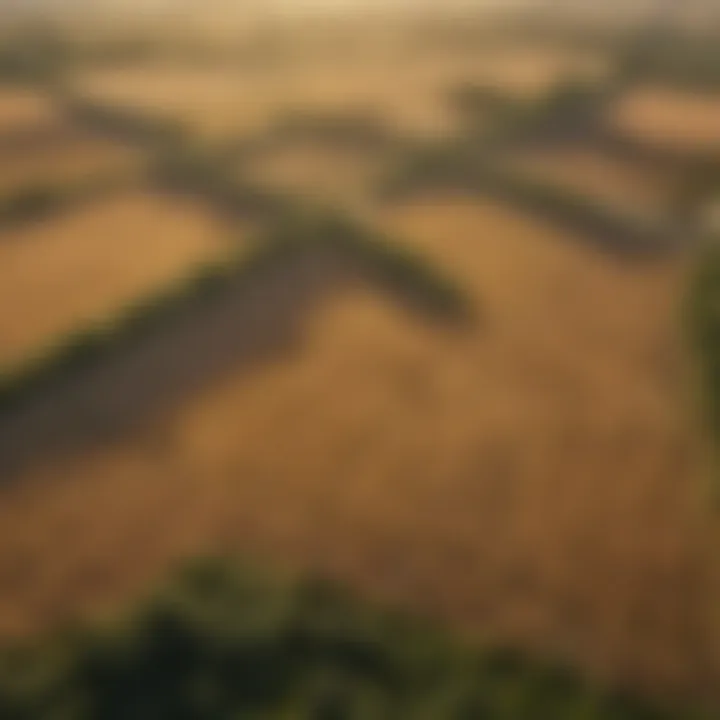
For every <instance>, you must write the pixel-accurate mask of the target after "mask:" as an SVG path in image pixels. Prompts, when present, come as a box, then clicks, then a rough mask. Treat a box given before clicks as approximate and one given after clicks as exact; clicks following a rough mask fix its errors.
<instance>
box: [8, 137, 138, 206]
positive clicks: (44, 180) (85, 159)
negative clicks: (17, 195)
mask: <svg viewBox="0 0 720 720" xmlns="http://www.w3.org/2000/svg"><path fill="white" fill-rule="evenodd" d="M27 139H28V141H29V142H27V143H25V146H24V147H22V148H21V149H20V151H14V150H12V149H7V150H6V152H5V153H2V152H1V151H0V197H1V196H2V195H3V194H7V193H12V192H13V191H16V190H18V189H22V188H26V187H29V186H37V185H53V186H55V185H60V186H62V184H63V183H70V184H72V183H75V182H81V181H83V180H86V179H87V180H91V179H92V178H94V177H98V176H100V175H105V174H109V173H118V174H122V173H125V172H128V173H129V172H131V171H133V170H134V169H137V168H138V167H139V166H140V163H141V162H142V155H141V154H140V153H139V152H137V151H135V150H134V149H132V148H128V147H124V146H122V145H119V144H117V143H114V142H111V141H109V140H105V139H102V138H98V137H93V136H90V135H87V134H84V133H82V132H79V131H74V132H73V131H68V132H66V133H61V132H59V133H58V134H57V135H56V136H55V137H54V138H51V139H50V138H47V137H45V138H42V137H38V138H35V140H34V142H33V141H31V140H30V138H27Z"/></svg>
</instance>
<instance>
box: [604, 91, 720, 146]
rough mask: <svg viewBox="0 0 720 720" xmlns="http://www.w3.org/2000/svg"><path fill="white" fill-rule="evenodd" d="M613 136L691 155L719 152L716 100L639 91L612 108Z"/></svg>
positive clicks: (719, 115)
mask: <svg viewBox="0 0 720 720" xmlns="http://www.w3.org/2000/svg"><path fill="white" fill-rule="evenodd" d="M609 123H610V125H611V127H613V128H614V129H615V130H616V131H617V132H619V133H621V134H623V135H625V136H626V137H630V138H632V139H634V140H636V141H637V142H641V143H644V144H647V145H650V146H655V147H661V148H667V149H669V150H680V151H686V152H695V153H701V152H705V153H714V154H717V153H718V152H719V151H720V98H718V97H717V96H716V95H712V94H709V95H706V96H703V95H698V94H697V93H683V92H679V91H676V90H667V89H663V88H662V87H652V86H650V87H639V88H638V89H637V90H635V91H633V92H632V93H630V94H629V95H628V96H627V97H626V98H624V99H623V100H622V101H621V102H619V103H618V105H617V107H615V108H613V110H612V113H611V114H610V117H609Z"/></svg>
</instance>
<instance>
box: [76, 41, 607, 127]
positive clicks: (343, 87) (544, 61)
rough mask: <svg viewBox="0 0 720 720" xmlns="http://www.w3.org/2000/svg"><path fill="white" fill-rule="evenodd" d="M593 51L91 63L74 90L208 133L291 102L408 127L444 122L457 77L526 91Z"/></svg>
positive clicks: (542, 86) (570, 71) (573, 67)
mask: <svg viewBox="0 0 720 720" xmlns="http://www.w3.org/2000/svg"><path fill="white" fill-rule="evenodd" d="M603 67H604V65H603V62H602V61H601V60H600V59H598V58H596V57H594V56H589V57H588V56H585V55H581V56H579V57H578V54H577V53H565V52H556V53H553V52H551V51H549V50H545V51H542V52H540V51H538V52H531V51H528V52H526V53H521V54H519V55H518V54H517V53H498V52H494V53H476V54H472V55H471V54H453V53H450V54H446V55H445V54H441V55H438V54H434V53H429V54H427V55H424V54H421V53H418V52H417V51H415V52H413V53H409V52H407V51H404V52H400V51H398V52H397V54H396V55H395V56H393V55H392V54H391V55H390V57H388V54H387V52H385V53H381V54H380V55H379V57H374V56H372V55H367V56H365V55H363V56H357V55H356V54H351V55H350V56H348V57H343V56H342V55H341V56H340V58H339V59H332V58H330V59H329V58H324V57H319V58H312V57H311V58H310V59H308V60H305V61H303V60H299V61H298V62H296V63H294V62H289V63H281V64H279V65H277V66H275V67H259V68H255V69H252V68H247V69H244V70H237V71H233V70H231V69H219V70H218V69H212V68H210V69H191V68H183V67H174V66H172V65H165V66H163V65H159V66H154V67H149V68H137V69H120V70H117V69H113V70H106V71H101V72H93V73H90V74H87V75H86V76H85V77H82V78H81V79H80V80H79V81H78V84H77V85H78V88H79V90H80V91H81V92H82V93H84V94H87V95H89V96H90V97H92V98H94V99H96V100H98V101H101V102H108V103H115V104H120V105H130V106H133V107H137V108H140V109H142V110H144V111H147V112H151V113H157V114H162V115H165V116H171V117H174V118H176V119H179V120H181V121H183V122H184V123H186V124H187V125H188V126H190V127H193V128H195V129H198V130H199V131H200V132H202V133H205V134H207V135H209V136H210V137H223V136H226V135H228V134H230V135H233V134H244V133H248V134H252V133H254V132H257V131H259V130H261V129H262V128H264V127H265V126H266V125H267V123H268V122H270V121H271V120H273V119H275V118H276V117H277V116H278V115H282V114H284V113H286V112H288V111H291V110H298V109H299V110H310V111H320V112H338V111H342V112H347V111H350V112H353V111H358V112H363V113H368V112H369V113H374V114H375V115H376V116H377V117H378V118H379V119H381V120H383V121H385V122H387V123H388V124H390V125H391V126H393V127H396V128H397V129H398V130H400V131H404V132H406V133H407V134H410V135H420V136H428V135H429V136H433V135H438V134H441V135H442V134H445V133H448V132H452V131H453V129H454V128H455V123H456V118H454V117H453V114H452V112H451V111H450V108H449V107H447V106H446V104H445V103H444V95H445V93H446V91H447V90H448V89H449V88H450V87H452V86H453V85H456V84H457V83H459V82H467V81H469V82H482V83H484V84H490V85H497V86H499V87H501V88H502V89H506V90H507V91H508V92H509V93H511V94H519V95H522V96H535V95H537V94H540V93H542V92H543V91H544V90H546V89H547V88H548V87H549V86H550V85H552V84H553V83H554V82H556V81H558V80H559V79H561V78H562V77H565V76H568V75H572V76H578V75H579V76H587V75H588V74H589V75H596V74H598V73H602V72H603Z"/></svg>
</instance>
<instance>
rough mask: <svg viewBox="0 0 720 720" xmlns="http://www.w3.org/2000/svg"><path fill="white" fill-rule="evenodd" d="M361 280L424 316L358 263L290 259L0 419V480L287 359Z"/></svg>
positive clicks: (337, 258) (317, 256) (316, 256)
mask: <svg viewBox="0 0 720 720" xmlns="http://www.w3.org/2000/svg"><path fill="white" fill-rule="evenodd" d="M361 284H365V285H367V284H372V285H375V286H382V287H383V288H384V289H385V290H386V291H387V292H389V293H390V294H391V295H392V296H393V300H395V301H396V302H398V303H399V305H400V306H401V307H403V308H404V309H405V310H407V311H408V312H409V313H411V314H413V315H414V316H415V317H416V318H417V319H418V320H422V319H425V320H426V321H429V319H428V317H427V308H426V307H424V306H423V303H422V300H421V299H418V298H414V297H412V296H411V295H410V294H408V293H407V292H404V291H403V290H402V289H401V288H393V287H392V286H390V287H388V285H387V284H386V283H383V282H382V278H379V277H375V276H374V275H373V271H372V268H367V267H362V266H361V261H356V260H355V259H353V258H351V257H346V256H343V254H342V253H341V252H338V251H333V250H332V249H328V248H322V247H320V248H313V249H311V250H309V251H305V252H302V253H300V254H297V255H294V256H293V257H292V259H291V260H290V261H285V262H282V263H279V264H276V265H272V266H269V267H267V268H264V269H263V270H262V271H260V272H258V273H257V274H255V275H254V276H253V277H252V278H251V279H250V280H249V281H248V280H247V279H242V278H240V279H238V280H237V281H235V280H233V281H231V282H230V283H229V285H228V286H227V287H225V288H223V289H222V290H221V291H220V292H218V293H216V294H213V295H212V296H209V297H201V298H199V299H198V301H197V302H193V303H191V305H190V306H189V307H186V308H184V309H182V310H180V311H179V312H178V314H176V315H174V316H173V317H171V318H170V319H168V320H167V321H166V322H164V323H163V324H162V325H161V326H160V327H158V328H156V329H155V330H154V331H153V332H152V333H150V334H147V335H144V336H142V337H141V338H139V339H137V340H136V341H133V342H129V343H128V345H127V346H124V347H118V348H117V349H116V350H114V351H113V352H110V353H108V354H107V355H106V356H103V357H102V358H101V359H99V360H98V362H97V363H94V364H93V365H92V366H91V367H90V368H89V369H87V370H86V371H80V372H73V373H70V374H69V376H67V377H62V378H59V379H58V380H57V381H53V382H52V383H51V384H50V386H49V387H47V388H45V389H44V390H43V392H42V393H39V394H37V395H33V396H32V397H30V398H29V399H28V400H27V401H26V402H23V403H22V404H21V405H20V406H19V407H18V408H17V409H15V410H13V411H11V412H9V413H7V414H5V415H4V416H0V483H3V482H8V481H10V480H11V479H12V477H13V475H14V474H15V473H16V472H17V471H18V470H19V469H20V468H21V467H22V466H24V465H25V464H27V463H28V462H29V461H31V459H36V458H37V457H38V455H40V454H41V455H42V456H45V457H52V456H54V455H55V454H57V453H62V452H64V451H69V450H71V449H72V448H73V447H75V446H77V445H78V444H83V443H91V442H96V441H102V440H108V439H112V438H113V437H119V436H121V435H122V434H124V433H126V432H127V431H128V430H129V429H130V428H132V427H133V426H135V425H137V424H139V423H144V422H146V421H148V420H152V418H153V417H154V416H156V414H157V413H158V412H159V411H161V410H162V409H166V408H168V407H171V406H173V405H174V404H175V403H178V402H179V401H181V400H182V398H183V397H185V396H187V395H188V394H190V393H193V392H195V391H197V390H199V389H200V388H201V387H202V386H203V385H204V384H205V383H207V382H209V381H211V379H212V378H215V377H217V376H219V375H222V374H223V373H224V372H230V371H232V372H237V371H238V368H239V367H242V366H245V367H247V368H248V369H250V368H251V367H252V366H253V365H257V364H259V363H262V362H268V361H271V360H276V361H280V360H282V359H284V358H287V357H288V355H290V354H291V353H293V352H295V351H297V350H299V349H300V347H301V346H302V329H303V325H304V322H305V321H306V318H307V317H308V316H309V315H310V313H312V312H313V311H314V310H315V309H316V308H317V307H318V306H319V305H320V303H323V302H325V301H327V300H328V298H330V297H331V296H336V295H338V294H340V293H343V292H347V291H348V290H350V289H352V288H353V287H357V286H358V285H361ZM378 290H379V291H380V290H381V288H380V287H378ZM441 321H442V320H441Z"/></svg>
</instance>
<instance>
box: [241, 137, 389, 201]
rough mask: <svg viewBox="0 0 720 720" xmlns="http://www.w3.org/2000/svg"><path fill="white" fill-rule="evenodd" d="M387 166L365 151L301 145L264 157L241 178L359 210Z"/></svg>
mask: <svg viewBox="0 0 720 720" xmlns="http://www.w3.org/2000/svg"><path fill="white" fill-rule="evenodd" d="M384 165H386V163H384V162H383V158H382V156H378V154H377V153H372V152H368V151H367V150H366V149H362V148H351V147H348V146H345V147H342V146H332V145H328V144H325V145H323V144H322V143H315V142H312V141H308V142H303V141H300V142H293V143H290V144H286V145H284V146H280V147H278V148H275V149H271V150H270V151H267V152H264V153H261V154H260V155H258V156H257V157H256V158H254V159H252V160H251V161H250V162H248V163H244V164H243V167H242V169H241V171H240V174H241V177H246V178H251V179H252V180H253V181H254V182H258V183H260V184H261V185H263V186H267V187H269V188H273V189H275V190H278V191H281V192H285V193H292V194H294V195H296V196H298V197H303V198H305V199H308V200H311V201H314V202H319V203H321V204H333V205H336V206H337V205H342V206H345V207H356V206H360V205H363V204H365V203H366V202H367V201H368V199H369V197H368V196H369V193H370V192H371V191H372V189H373V186H374V184H375V182H376V181H377V180H378V179H379V178H380V177H381V173H382V171H383V170H384Z"/></svg>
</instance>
